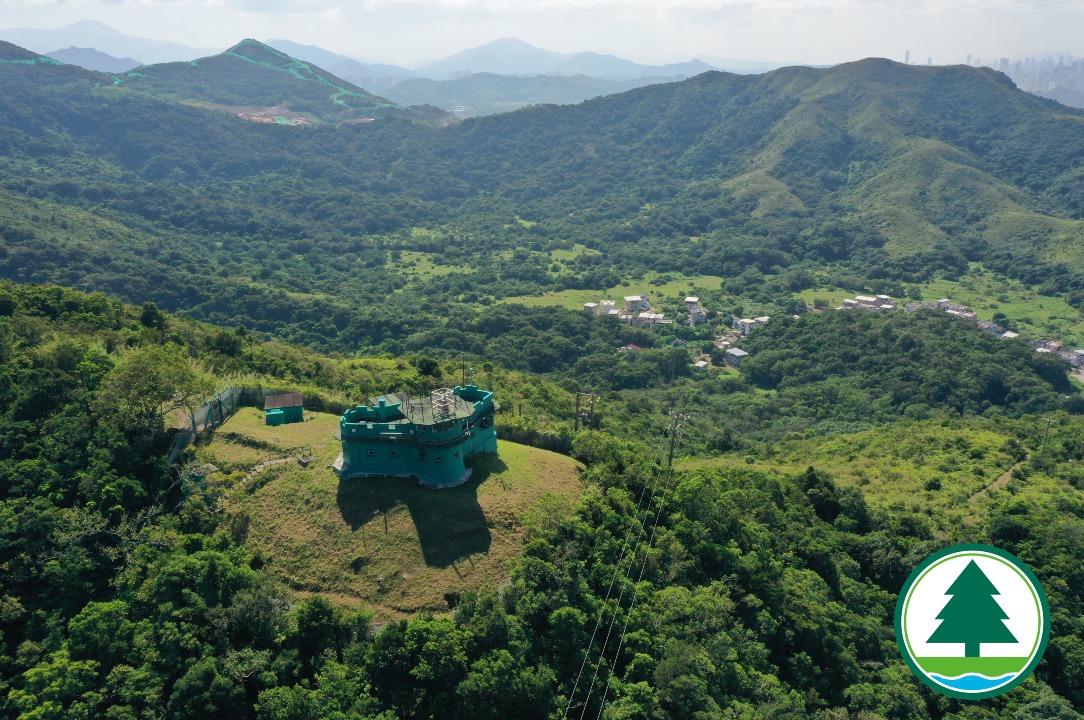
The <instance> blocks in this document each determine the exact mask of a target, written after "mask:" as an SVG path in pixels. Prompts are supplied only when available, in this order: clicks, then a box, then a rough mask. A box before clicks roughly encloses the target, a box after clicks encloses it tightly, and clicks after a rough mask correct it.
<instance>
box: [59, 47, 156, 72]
mask: <svg viewBox="0 0 1084 720" xmlns="http://www.w3.org/2000/svg"><path fill="white" fill-rule="evenodd" d="M45 56H46V57H51V58H52V59H54V60H59V61H60V62H62V63H64V64H65V65H78V66H79V67H81V68H84V69H86V70H97V71H98V72H107V73H123V72H128V71H129V70H135V69H136V68H137V67H139V66H140V65H142V63H141V62H139V61H138V60H133V59H132V58H129V57H126V58H117V57H113V56H112V55H109V54H107V53H104V52H101V51H100V50H95V49H94V48H81V47H70V48H66V49H64V50H54V51H53V52H50V53H45Z"/></svg>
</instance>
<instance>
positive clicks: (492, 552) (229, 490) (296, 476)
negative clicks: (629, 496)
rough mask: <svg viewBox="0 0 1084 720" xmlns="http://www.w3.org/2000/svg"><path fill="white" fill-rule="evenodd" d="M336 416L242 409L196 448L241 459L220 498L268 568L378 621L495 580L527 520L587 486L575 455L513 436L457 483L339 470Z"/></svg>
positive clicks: (226, 459)
mask: <svg viewBox="0 0 1084 720" xmlns="http://www.w3.org/2000/svg"><path fill="white" fill-rule="evenodd" d="M338 426H339V417H338V416H337V415H328V414H323V413H311V414H310V415H309V417H308V418H307V419H306V421H305V422H304V423H303V424H293V425H283V426H280V427H267V426H266V425H264V423H263V413H262V412H260V411H258V410H257V409H255V408H243V409H241V410H240V411H238V413H237V414H236V415H234V416H233V417H232V418H230V420H229V421H227V422H226V423H225V424H224V425H223V426H222V427H221V428H219V429H218V430H217V431H216V433H215V439H214V441H213V442H212V443H211V444H210V445H208V446H206V447H204V448H201V449H200V450H199V451H198V452H197V456H198V458H199V459H200V460H203V461H207V462H211V463H214V464H215V465H216V466H217V467H219V468H220V469H222V470H227V469H230V468H237V469H238V470H236V471H235V473H236V474H235V475H231V476H230V477H228V478H227V477H225V474H224V473H214V474H212V475H211V476H209V478H208V482H209V483H212V484H215V483H221V484H222V486H224V488H226V489H225V490H224V497H223V503H224V505H225V507H226V508H228V510H229V511H230V512H231V513H233V514H235V515H236V516H237V520H236V522H238V523H241V524H242V525H243V527H244V535H245V544H246V546H247V547H249V548H250V549H251V550H252V551H253V552H254V553H256V554H257V555H258V557H259V558H260V560H261V562H262V563H264V564H265V567H267V569H268V570H270V571H271V572H273V573H275V574H276V575H278V576H280V577H281V578H282V579H283V580H284V581H286V583H287V584H288V585H289V586H290V587H291V588H293V589H294V590H297V591H299V592H303V593H321V594H325V595H329V596H332V597H335V598H337V599H340V600H343V601H345V602H348V603H352V604H357V603H359V602H361V603H364V606H365V607H368V608H371V609H372V610H373V611H374V612H375V613H376V617H377V619H378V620H379V621H387V620H388V619H390V618H398V617H409V616H410V615H413V614H415V613H417V612H419V611H422V610H430V611H436V612H446V611H447V610H448V609H449V603H452V604H454V602H455V598H458V597H460V596H461V595H463V594H464V593H467V592H477V591H479V590H482V589H485V588H494V587H497V586H499V585H500V584H501V583H503V582H505V581H506V580H507V578H508V566H509V563H510V562H511V561H512V560H514V559H515V558H516V557H518V556H519V554H520V553H521V552H522V551H523V546H524V544H525V541H526V537H527V526H528V525H530V524H532V523H534V524H535V525H539V524H542V525H544V524H548V523H552V522H557V521H558V520H559V518H560V517H561V516H562V515H564V514H568V513H570V512H571V509H572V507H573V506H574V505H575V502H576V500H577V499H578V498H579V496H580V493H581V492H582V491H583V483H582V481H581V480H580V475H579V468H580V467H582V466H578V464H577V463H576V462H575V461H574V460H572V459H571V458H569V457H567V456H564V455H558V454H556V453H551V452H547V451H545V450H538V449H535V448H531V447H527V446H523V445H516V444H515V443H509V442H502V443H501V445H500V454H499V456H498V457H496V458H480V459H478V460H477V461H476V462H475V464H474V465H473V466H472V467H473V470H474V472H473V475H472V477H471V480H470V481H469V482H468V483H467V484H466V485H464V486H461V487H458V488H451V489H448V490H439V491H438V490H430V489H426V488H423V487H421V486H419V485H417V484H416V483H414V482H411V481H410V480H403V479H401V478H387V479H375V480H369V479H356V480H347V481H340V480H339V478H338V477H337V476H336V475H335V473H334V472H332V471H331V470H330V469H329V465H331V463H332V462H333V461H334V460H335V457H336V456H337V455H338V454H339V453H340V452H341V450H342V446H341V444H340V443H339V441H338V440H336V439H335V435H334V433H335V432H337V430H338ZM300 447H305V448H306V450H305V452H311V453H313V455H314V457H315V459H314V460H313V461H312V462H311V464H309V465H308V466H307V467H301V466H300V465H298V464H297V462H296V461H294V460H291V461H289V462H286V463H284V464H282V465H270V466H267V467H266V468H265V469H262V470H258V471H255V472H252V471H251V469H252V468H253V467H258V466H259V464H260V463H261V462H263V461H264V459H265V458H272V459H277V458H280V457H293V456H296V455H299V454H300V451H299V450H297V448H300ZM242 473H243V475H242V477H241V478H240V479H238V478H237V475H241V474H242Z"/></svg>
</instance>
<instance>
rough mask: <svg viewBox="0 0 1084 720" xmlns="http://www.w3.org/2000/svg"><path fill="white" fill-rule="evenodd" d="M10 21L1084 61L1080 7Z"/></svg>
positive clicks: (512, 9) (70, 6)
mask: <svg viewBox="0 0 1084 720" xmlns="http://www.w3.org/2000/svg"><path fill="white" fill-rule="evenodd" d="M0 11H2V15H0V23H2V28H0V29H5V30H6V29H13V28H56V27H61V26H64V25H67V24H70V23H73V22H77V21H79V20H97V21H100V22H103V23H106V24H108V25H110V26H111V27H114V28H116V29H117V30H119V31H121V32H123V33H125V34H128V35H133V36H138V37H146V38H152V39H158V40H168V41H172V42H177V43H182V44H185V45H189V46H193V47H206V48H226V47H229V46H231V45H233V44H234V43H236V42H238V41H239V40H241V39H243V38H246V37H252V38H256V39H261V40H265V39H271V38H275V39H286V40H292V41H295V42H298V43H302V44H311V45H317V46H319V47H322V48H325V49H327V50H331V51H333V52H336V53H340V54H343V55H348V56H351V57H356V58H359V59H362V60H367V61H379V62H387V63H396V64H400V65H404V66H415V65H418V64H421V63H423V62H425V61H428V60H434V59H437V58H441V57H445V56H448V55H451V54H453V53H456V52H459V51H461V50H464V49H467V48H472V47H477V46H479V45H484V44H486V43H488V42H491V41H493V40H496V39H499V38H503V37H513V36H514V37H518V38H520V39H522V40H524V41H526V42H529V43H531V44H533V45H536V46H538V47H542V48H546V49H548V50H554V51H558V52H579V51H585V50H591V51H596V52H601V53H610V54H614V55H617V56H620V57H623V58H627V59H630V60H635V61H638V62H644V63H659V62H672V61H680V60H688V59H692V58H697V57H698V58H702V59H704V60H707V61H709V62H711V60H712V59H717V60H718V59H733V60H743V61H749V62H774V63H801V64H812V65H828V64H835V63H840V62H847V61H851V60H858V59H860V58H863V57H870V56H877V57H887V58H890V59H893V60H898V61H901V62H902V61H903V60H904V57H905V53H906V52H907V51H908V50H909V51H910V52H911V61H912V63H914V64H925V63H926V61H927V59H928V58H931V59H932V61H933V64H935V65H945V64H956V63H964V62H966V58H967V57H968V56H971V57H972V58H973V59H975V60H977V59H979V58H981V59H982V61H983V64H995V65H996V63H997V61H998V59H999V58H1001V57H1006V58H1012V59H1016V58H1021V57H1028V56H1041V55H1046V54H1050V53H1059V52H1061V53H1070V54H1073V55H1084V39H1082V38H1081V35H1080V32H1079V28H1081V27H1084V3H1081V2H1075V1H1073V0H957V1H956V2H953V3H951V4H949V3H944V2H940V0H936V1H935V0H909V1H908V2H903V1H902V0H759V1H757V2H752V1H750V0H520V1H517V0H363V1H362V2H358V3H354V4H346V3H341V2H338V0H76V1H72V0H0ZM53 49H60V48H53ZM975 60H973V64H974V62H975Z"/></svg>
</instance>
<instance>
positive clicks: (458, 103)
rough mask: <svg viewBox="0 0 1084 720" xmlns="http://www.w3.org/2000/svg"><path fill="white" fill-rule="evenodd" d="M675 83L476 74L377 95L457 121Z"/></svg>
mask: <svg viewBox="0 0 1084 720" xmlns="http://www.w3.org/2000/svg"><path fill="white" fill-rule="evenodd" d="M680 79H681V78H680V77H670V78H664V77H651V78H637V79H635V80H602V79H599V78H593V77H586V76H585V75H572V76H564V75H534V76H531V77H516V76H511V75H495V74H493V73H476V74H474V75H468V76H467V77H465V78H460V79H458V80H430V79H428V78H410V79H408V80H404V81H403V82H401V83H399V84H398V85H396V86H395V87H392V88H388V89H387V90H384V93H383V94H384V96H385V97H387V98H388V99H389V100H393V101H395V102H397V103H399V104H401V105H435V106H437V107H439V108H442V109H444V110H448V111H449V112H452V113H454V114H455V115H457V116H459V117H461V118H468V117H478V116H481V115H493V114H495V113H501V112H510V111H512V110H518V109H519V108H522V107H525V106H527V105H539V104H553V105H569V104H572V103H578V102H583V101H584V100H589V99H591V98H594V97H599V96H601V95H612V94H614V93H619V92H624V91H626V90H632V89H634V88H638V87H643V86H645V85H654V84H657V83H663V82H671V81H676V80H680Z"/></svg>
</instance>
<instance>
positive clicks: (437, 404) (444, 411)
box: [429, 386, 455, 423]
mask: <svg viewBox="0 0 1084 720" xmlns="http://www.w3.org/2000/svg"><path fill="white" fill-rule="evenodd" d="M429 397H430V399H431V400H432V402H433V420H434V422H438V423H442V422H447V421H448V420H451V419H452V418H453V417H454V416H455V391H454V390H453V389H452V388H450V387H447V386H445V387H440V388H437V389H436V390H434V391H433V392H432V393H430V394H429Z"/></svg>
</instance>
